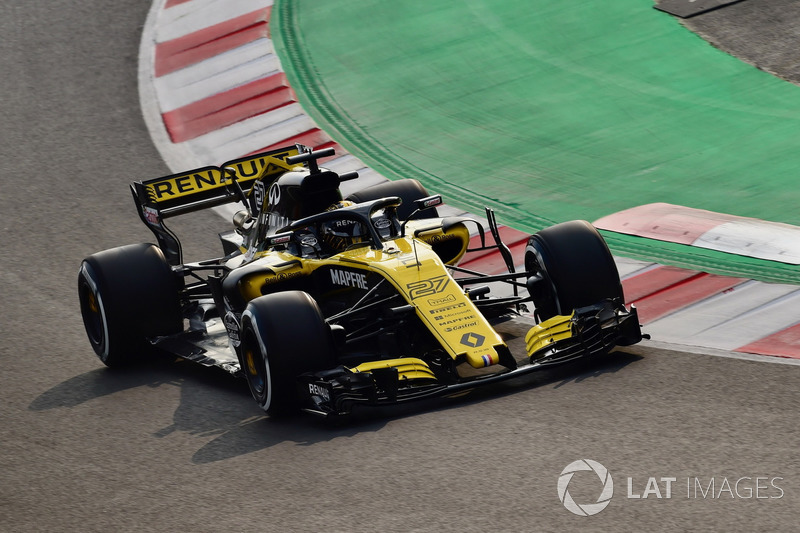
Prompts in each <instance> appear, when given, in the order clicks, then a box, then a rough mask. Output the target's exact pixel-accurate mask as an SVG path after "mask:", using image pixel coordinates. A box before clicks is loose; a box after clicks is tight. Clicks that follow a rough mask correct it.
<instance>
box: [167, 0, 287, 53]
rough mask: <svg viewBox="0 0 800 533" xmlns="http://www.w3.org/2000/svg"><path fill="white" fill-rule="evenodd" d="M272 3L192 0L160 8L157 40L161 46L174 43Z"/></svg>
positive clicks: (251, 0)
mask: <svg viewBox="0 0 800 533" xmlns="http://www.w3.org/2000/svg"><path fill="white" fill-rule="evenodd" d="M272 4H273V1H272V0H192V1H191V2H186V3H182V4H178V5H176V6H173V7H171V8H169V9H159V12H160V17H159V20H158V26H157V27H156V28H155V32H154V34H153V35H154V39H155V41H156V42H158V43H163V42H165V41H171V40H172V39H177V38H179V37H183V36H185V35H189V34H190V33H194V32H196V31H199V30H203V29H206V28H208V27H210V26H215V25H217V24H220V23H222V22H225V21H227V20H230V19H233V18H236V17H239V16H241V15H246V14H247V13H252V12H253V11H256V10H258V9H266V8H268V7H269V6H271V5H272ZM162 6H163V4H162Z"/></svg>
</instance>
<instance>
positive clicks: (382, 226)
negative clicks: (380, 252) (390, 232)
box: [372, 217, 392, 229]
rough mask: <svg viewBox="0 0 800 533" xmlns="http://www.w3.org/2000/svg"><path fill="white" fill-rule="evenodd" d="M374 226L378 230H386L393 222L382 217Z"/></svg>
mask: <svg viewBox="0 0 800 533" xmlns="http://www.w3.org/2000/svg"><path fill="white" fill-rule="evenodd" d="M372 225H373V226H375V228H376V229H386V228H388V227H389V226H391V225H392V221H391V220H389V219H388V218H383V217H381V218H378V219H376V220H375V221H374V222H373V223H372Z"/></svg>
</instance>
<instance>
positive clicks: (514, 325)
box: [78, 145, 646, 415]
mask: <svg viewBox="0 0 800 533" xmlns="http://www.w3.org/2000/svg"><path fill="white" fill-rule="evenodd" d="M331 155H333V150H332V149H326V150H319V151H312V150H311V149H309V148H307V147H304V146H300V145H296V146H291V147H287V148H283V149H279V150H273V151H270V152H265V153H261V154H256V155H253V156H250V157H246V158H243V159H239V160H235V161H231V162H229V163H226V164H225V165H223V166H221V167H204V168H199V169H195V170H192V171H189V172H186V173H183V174H175V175H170V176H166V177H162V178H157V179H152V180H148V181H138V182H135V183H133V184H132V185H131V189H132V193H133V197H134V200H135V201H136V205H137V208H138V210H139V213H140V216H141V218H142V221H143V222H144V223H145V224H146V225H147V227H148V228H150V230H152V232H153V233H154V235H155V237H156V240H157V242H158V245H153V244H135V245H129V246H122V247H119V248H114V249H111V250H106V251H102V252H99V253H96V254H94V255H92V256H90V257H88V258H86V259H85V260H84V261H83V263H82V264H81V267H80V271H79V276H78V291H79V297H80V305H81V312H82V314H83V320H84V324H85V326H86V332H87V334H88V336H89V340H90V342H91V344H92V347H93V348H94V350H95V352H96V353H97V355H98V356H99V357H100V359H101V360H102V361H103V363H105V364H106V365H108V366H111V367H115V366H122V365H126V364H130V363H131V362H135V361H136V360H139V359H140V358H141V357H142V356H143V355H145V354H147V353H148V352H154V351H157V352H168V353H171V354H174V355H177V356H179V357H182V358H185V359H188V360H191V361H196V362H198V363H202V364H205V365H210V366H217V367H220V368H223V369H225V370H227V371H229V372H231V373H233V374H236V375H243V376H244V377H245V378H246V380H247V383H248V385H249V388H250V391H251V392H252V395H253V397H254V398H255V400H256V401H257V402H258V404H259V405H260V406H261V408H263V409H264V410H265V411H267V412H268V413H270V414H274V413H280V412H289V411H293V410H297V409H302V410H305V411H308V412H312V413H316V414H320V415H331V414H346V413H349V412H350V410H351V409H352V407H353V406H354V405H357V404H365V405H385V404H394V403H399V402H404V401H408V400H414V399H419V398H426V397H431V396H435V395H448V394H451V393H455V392H458V391H461V390H465V389H470V388H474V387H477V386H479V385H483V384H487V383H492V382H496V381H498V380H502V379H508V378H511V377H514V376H519V375H521V374H524V373H527V372H532V371H535V370H538V369H542V368H546V367H548V366H550V365H554V364H559V363H564V362H566V361H570V360H574V359H577V358H581V357H591V356H597V355H601V354H605V353H607V352H609V351H610V350H611V349H613V348H614V347H615V346H625V345H631V344H634V343H637V342H639V341H640V340H641V339H642V338H643V335H642V332H641V329H640V325H639V322H638V317H637V313H636V309H635V308H633V307H631V309H627V308H626V307H625V305H624V299H623V294H622V285H621V283H620V279H619V274H618V273H617V269H616V265H615V263H614V260H613V258H612V256H611V254H610V252H609V250H608V247H607V246H606V243H605V242H604V241H603V238H602V237H601V236H600V234H599V233H598V232H597V231H596V230H595V229H594V228H593V227H592V226H591V225H590V224H589V223H588V222H584V221H572V222H565V223H561V224H557V225H555V226H552V227H549V228H546V229H544V230H542V231H539V232H538V233H536V234H534V235H532V236H531V237H530V238H529V239H528V241H527V246H526V250H525V257H524V271H522V272H518V271H517V270H516V268H515V266H514V260H513V258H512V256H511V253H510V251H509V249H508V247H507V246H506V245H505V244H504V243H503V242H502V240H501V238H500V232H499V231H498V226H497V223H496V222H495V217H494V213H493V212H492V211H491V210H489V209H487V210H486V215H487V221H488V222H487V225H488V233H489V234H490V235H491V237H492V240H493V242H491V243H490V242H488V238H487V231H486V229H487V228H484V227H483V225H482V223H479V222H477V221H475V220H473V219H471V218H466V217H444V218H442V217H440V216H439V214H438V211H437V206H439V205H440V204H442V198H441V196H438V195H429V194H428V193H427V192H426V191H425V189H424V188H423V187H422V185H421V184H420V183H419V182H418V181H416V180H411V179H406V180H398V181H392V182H386V183H381V184H379V185H374V186H372V187H368V188H366V189H363V190H361V191H359V192H357V193H355V194H352V195H350V196H349V197H347V198H342V194H341V192H340V188H339V186H340V184H341V183H342V182H344V181H346V180H350V179H354V178H356V177H357V174H356V173H355V172H352V173H346V174H337V173H335V172H332V171H329V170H325V169H323V168H320V166H319V164H318V159H319V158H321V157H328V156H331ZM234 202H241V203H242V205H243V209H242V210H240V211H239V212H237V213H236V214H235V215H234V216H233V225H234V228H235V229H233V230H231V231H228V232H225V233H222V234H220V238H221V241H222V248H223V253H224V255H223V256H222V257H219V258H216V259H211V260H208V261H201V262H196V263H184V262H183V257H182V250H181V245H180V241H179V240H178V238H177V237H176V236H175V235H174V234H173V233H172V232H171V231H170V230H169V229H168V228H167V227H166V225H165V224H164V220H165V219H167V218H169V217H173V216H177V215H181V214H184V213H189V212H193V211H197V210H200V209H206V208H209V207H212V206H219V205H222V204H225V203H234ZM471 233H472V235H471ZM470 246H472V247H470ZM493 249H496V250H499V252H500V254H501V256H502V257H503V260H504V262H505V264H506V267H507V272H504V273H502V274H499V275H498V274H494V275H488V274H482V273H479V272H475V271H472V270H469V269H466V268H462V267H459V266H458V263H459V261H460V260H461V259H462V257H464V256H465V254H468V253H470V252H475V251H483V252H485V251H486V250H493ZM498 284H499V285H500V286H502V287H506V288H507V290H505V291H498V292H504V294H501V295H500V296H496V295H493V294H492V290H494V289H492V287H493V286H494V287H497V286H498ZM529 304H533V306H534V309H533V312H529V310H528V308H527V306H528V305H529ZM645 337H646V336H645Z"/></svg>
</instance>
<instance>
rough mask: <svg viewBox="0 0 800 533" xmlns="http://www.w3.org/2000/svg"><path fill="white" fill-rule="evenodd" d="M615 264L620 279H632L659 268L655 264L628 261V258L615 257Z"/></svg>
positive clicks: (634, 260) (633, 260)
mask: <svg viewBox="0 0 800 533" xmlns="http://www.w3.org/2000/svg"><path fill="white" fill-rule="evenodd" d="M614 262H616V263H617V272H619V277H620V279H626V278H630V277H632V276H636V275H638V274H641V273H643V272H646V271H648V270H651V269H653V268H657V267H658V266H659V265H656V264H655V263H651V262H646V261H639V260H638V259H628V258H627V257H614Z"/></svg>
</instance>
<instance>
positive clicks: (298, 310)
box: [241, 291, 336, 415]
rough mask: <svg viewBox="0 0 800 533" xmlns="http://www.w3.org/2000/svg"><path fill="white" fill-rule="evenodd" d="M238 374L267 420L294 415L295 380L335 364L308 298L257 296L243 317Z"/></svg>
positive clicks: (327, 331)
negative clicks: (240, 364) (240, 360)
mask: <svg viewBox="0 0 800 533" xmlns="http://www.w3.org/2000/svg"><path fill="white" fill-rule="evenodd" d="M241 354H242V371H243V372H244V375H245V377H246V378H247V384H248V386H249V387H250V392H251V393H252V395H253V398H254V399H255V400H256V403H258V405H259V407H261V408H262V409H263V410H264V411H266V412H267V413H268V414H270V415H276V414H286V413H289V412H292V411H295V410H297V408H298V407H299V406H300V397H299V394H298V391H297V377H298V376H299V375H300V374H304V373H306V372H312V371H316V370H327V369H330V368H332V367H333V366H334V365H335V363H336V357H335V353H334V349H333V338H332V335H331V331H330V328H329V327H328V325H327V324H326V323H325V319H324V317H323V316H322V312H321V311H320V309H319V306H318V305H317V302H316V301H314V299H313V298H311V296H309V295H308V293H305V292H302V291H285V292H277V293H274V294H268V295H266V296H260V297H258V298H256V299H254V300H251V301H250V303H248V304H247V308H246V309H245V312H244V314H243V315H242V344H241Z"/></svg>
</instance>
